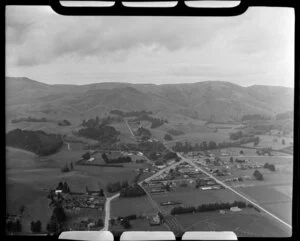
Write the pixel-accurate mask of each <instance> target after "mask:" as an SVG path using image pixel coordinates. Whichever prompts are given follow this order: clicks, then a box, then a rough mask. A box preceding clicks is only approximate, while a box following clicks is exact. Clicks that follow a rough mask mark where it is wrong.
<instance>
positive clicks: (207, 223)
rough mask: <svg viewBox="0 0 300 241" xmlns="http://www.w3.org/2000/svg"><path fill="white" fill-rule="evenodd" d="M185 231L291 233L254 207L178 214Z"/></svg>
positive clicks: (251, 234) (257, 234)
mask: <svg viewBox="0 0 300 241" xmlns="http://www.w3.org/2000/svg"><path fill="white" fill-rule="evenodd" d="M176 219H177V220H178V221H179V223H180V224H181V225H182V226H183V227H184V228H185V231H234V232H235V233H236V235H237V236H238V237H288V236H290V235H291V233H289V232H287V231H286V230H285V229H282V228H281V227H280V226H279V225H277V223H275V222H276V221H275V222H273V221H272V222H270V220H269V219H268V218H267V217H266V216H265V215H264V214H261V213H258V212H257V211H255V210H253V209H244V210H242V211H241V212H230V211H227V212H226V213H225V214H220V213H219V212H208V213H196V214H184V215H178V216H176Z"/></svg>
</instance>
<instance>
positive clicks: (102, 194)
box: [99, 189, 104, 197]
mask: <svg viewBox="0 0 300 241" xmlns="http://www.w3.org/2000/svg"><path fill="white" fill-rule="evenodd" d="M99 196H100V197H104V191H103V189H101V190H100V192H99Z"/></svg>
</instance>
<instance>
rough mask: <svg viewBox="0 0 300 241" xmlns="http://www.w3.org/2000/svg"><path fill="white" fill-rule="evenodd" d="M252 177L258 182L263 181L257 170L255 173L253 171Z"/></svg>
mask: <svg viewBox="0 0 300 241" xmlns="http://www.w3.org/2000/svg"><path fill="white" fill-rule="evenodd" d="M253 176H254V177H255V179H256V180H259V181H262V180H264V177H263V175H262V174H261V172H260V171H258V170H255V171H254V173H253Z"/></svg>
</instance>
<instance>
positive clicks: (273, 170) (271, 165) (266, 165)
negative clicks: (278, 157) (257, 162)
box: [264, 163, 276, 172]
mask: <svg viewBox="0 0 300 241" xmlns="http://www.w3.org/2000/svg"><path fill="white" fill-rule="evenodd" d="M264 168H266V169H269V170H270V171H272V172H275V171H276V168H275V165H274V164H269V163H265V164H264Z"/></svg>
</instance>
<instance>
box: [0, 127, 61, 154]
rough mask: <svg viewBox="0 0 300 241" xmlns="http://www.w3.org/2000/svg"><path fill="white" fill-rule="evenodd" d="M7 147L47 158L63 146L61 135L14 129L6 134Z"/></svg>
mask: <svg viewBox="0 0 300 241" xmlns="http://www.w3.org/2000/svg"><path fill="white" fill-rule="evenodd" d="M6 145H8V146H11V147H15V148H20V149H24V150H27V151H31V152H33V153H36V154H37V155H40V156H47V155H50V154H53V153H55V152H56V151H58V150H59V149H60V148H61V146H62V145H63V141H62V138H61V136H60V135H57V134H48V133H45V132H44V131H41V130H39V131H30V130H21V129H14V130H12V131H10V132H8V133H7V134H6Z"/></svg>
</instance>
